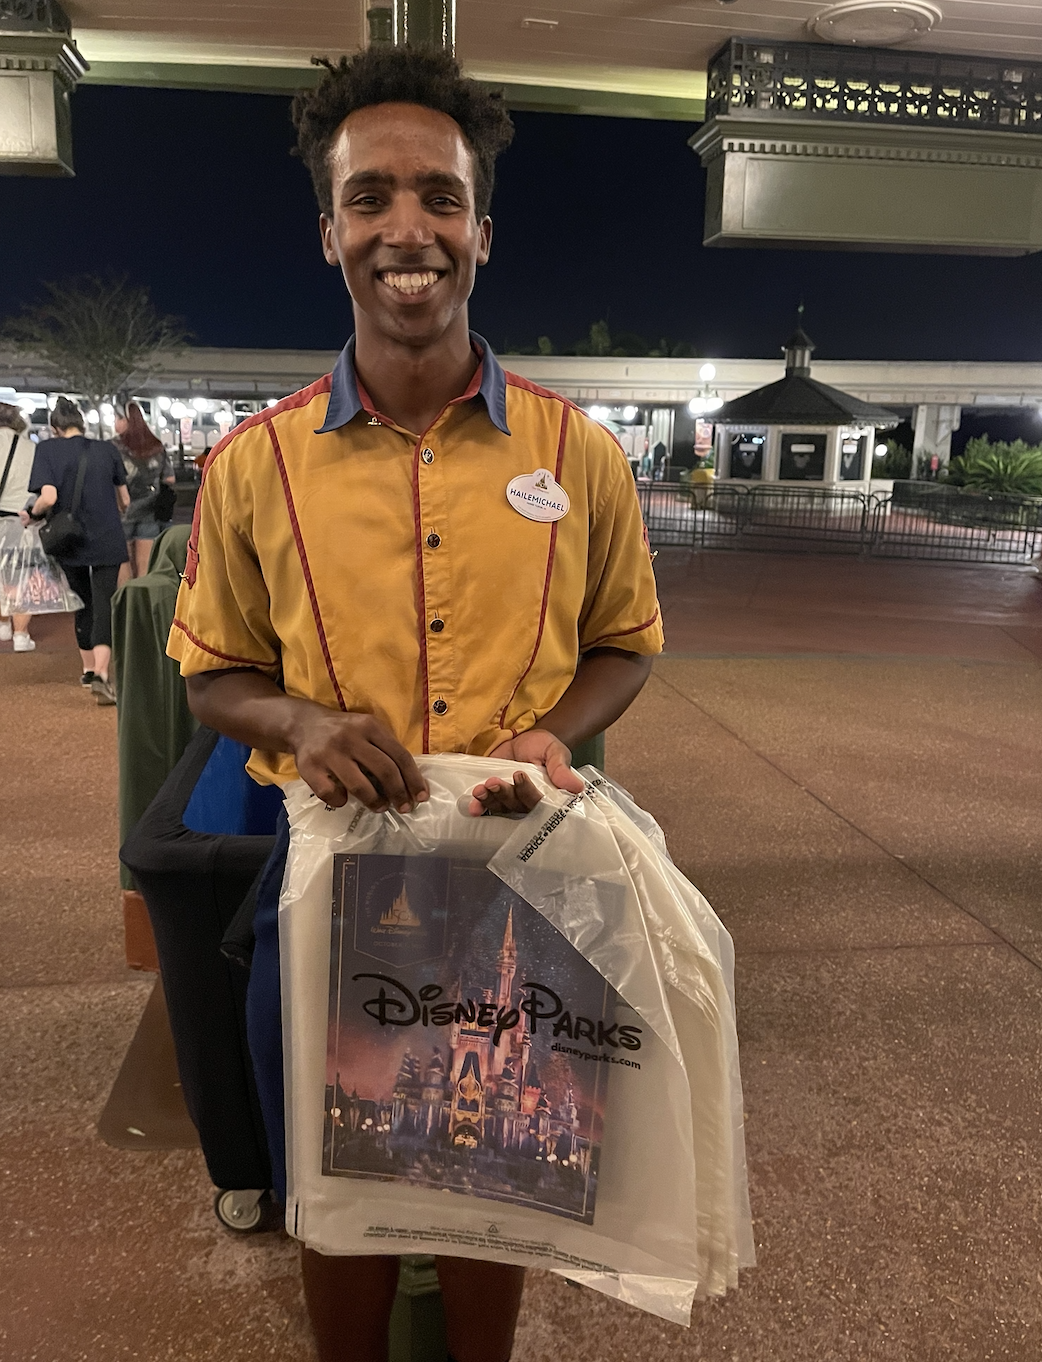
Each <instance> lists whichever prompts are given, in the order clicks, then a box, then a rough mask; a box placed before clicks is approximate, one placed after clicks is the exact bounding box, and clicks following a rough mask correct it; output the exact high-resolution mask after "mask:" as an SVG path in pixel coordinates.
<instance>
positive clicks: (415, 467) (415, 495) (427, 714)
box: [412, 431, 431, 752]
mask: <svg viewBox="0 0 1042 1362" xmlns="http://www.w3.org/2000/svg"><path fill="white" fill-rule="evenodd" d="M425 434H426V431H425V432H424V435H425ZM424 435H421V436H420V438H419V439H418V440H417V441H416V448H415V449H414V450H413V452H412V516H413V527H414V534H415V536H416V597H417V599H416V617H417V621H418V623H419V635H420V668H421V671H422V673H423V750H424V751H425V752H429V751H430V746H431V694H430V679H429V676H428V673H427V594H426V591H425V589H424V585H423V539H422V525H421V519H420V450H421V448H422V447H423V440H424Z"/></svg>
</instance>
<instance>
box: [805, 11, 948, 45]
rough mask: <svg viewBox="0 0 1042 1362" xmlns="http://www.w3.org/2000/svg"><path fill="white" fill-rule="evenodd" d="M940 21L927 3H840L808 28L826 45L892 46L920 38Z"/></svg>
mask: <svg viewBox="0 0 1042 1362" xmlns="http://www.w3.org/2000/svg"><path fill="white" fill-rule="evenodd" d="M943 18H944V16H943V14H942V13H941V11H940V10H939V9H938V8H937V6H936V5H931V4H928V3H927V0H840V3H839V4H838V5H829V6H828V8H827V9H823V10H821V11H820V12H819V13H818V14H815V15H814V16H813V17H812V18H811V19H808V21H807V28H808V30H809V31H810V32H811V33H812V34H813V35H814V36H815V37H816V38H823V39H824V40H825V42H827V43H852V44H853V43H856V44H858V45H859V46H864V47H892V46H894V45H895V44H897V43H906V42H910V41H911V40H912V39H913V38H921V37H922V35H923V34H924V33H929V32H930V30H931V29H932V28H936V26H937V25H938V24H939V23H940V22H941V20H942V19H943Z"/></svg>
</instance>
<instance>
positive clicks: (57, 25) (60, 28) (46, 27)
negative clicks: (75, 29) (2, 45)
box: [0, 0, 72, 33]
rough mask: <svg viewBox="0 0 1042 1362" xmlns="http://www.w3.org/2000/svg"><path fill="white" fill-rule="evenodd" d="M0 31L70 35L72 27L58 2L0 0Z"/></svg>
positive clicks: (47, 0) (49, 0)
mask: <svg viewBox="0 0 1042 1362" xmlns="http://www.w3.org/2000/svg"><path fill="white" fill-rule="evenodd" d="M0 31H6V32H16V33H21V32H28V33H71V32H72V25H71V24H70V22H69V16H68V15H67V14H66V13H65V11H64V9H62V7H61V5H60V4H58V0H0Z"/></svg>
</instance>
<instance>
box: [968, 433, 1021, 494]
mask: <svg viewBox="0 0 1042 1362" xmlns="http://www.w3.org/2000/svg"><path fill="white" fill-rule="evenodd" d="M948 481H949V482H951V483H954V484H955V485H956V486H960V487H966V488H970V489H971V490H973V491H976V492H1012V493H1017V494H1019V495H1021V496H1033V497H1037V496H1042V446H1039V445H1029V444H1027V443H1026V442H1025V441H1024V440H1014V441H1013V443H1012V444H1009V443H1007V442H1006V441H1004V440H997V441H996V442H995V443H994V444H992V442H991V441H990V440H989V439H988V437H987V436H986V435H981V436H978V437H977V438H976V439H973V440H970V441H969V442H968V443H967V445H966V448H965V449H964V450H963V452H962V454H961V456H960V457H959V458H957V459H953V460H952V462H951V467H950V469H949V473H948Z"/></svg>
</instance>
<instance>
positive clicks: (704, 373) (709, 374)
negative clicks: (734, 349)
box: [698, 364, 716, 383]
mask: <svg viewBox="0 0 1042 1362" xmlns="http://www.w3.org/2000/svg"><path fill="white" fill-rule="evenodd" d="M698 376H699V378H700V379H701V380H702V382H703V383H709V382H711V381H712V380H713V379H714V378H716V365H715V364H703V365H702V367H701V369H699V371H698Z"/></svg>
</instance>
